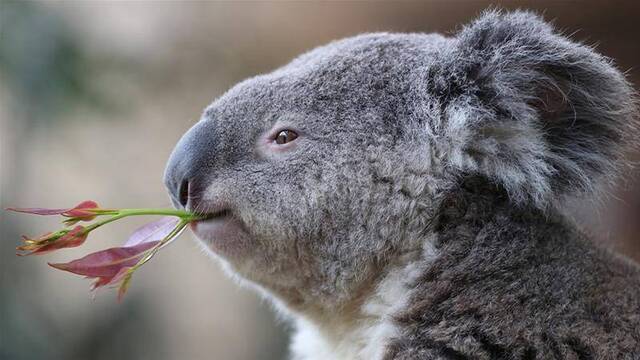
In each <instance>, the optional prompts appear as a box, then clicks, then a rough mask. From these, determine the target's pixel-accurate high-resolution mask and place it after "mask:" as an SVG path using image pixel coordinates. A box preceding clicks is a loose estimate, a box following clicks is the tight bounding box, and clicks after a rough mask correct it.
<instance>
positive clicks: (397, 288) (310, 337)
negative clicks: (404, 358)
mask: <svg viewBox="0 0 640 360" xmlns="http://www.w3.org/2000/svg"><path fill="white" fill-rule="evenodd" d="M417 274H418V268H417V265H416V263H414V262H411V263H409V264H406V265H404V266H403V267H399V268H396V269H395V270H393V271H391V272H389V273H388V274H387V275H386V277H385V278H384V279H383V280H382V281H381V282H380V283H379V284H378V286H377V287H376V290H375V292H374V293H373V294H372V295H371V296H370V297H369V298H368V299H367V300H366V301H365V302H364V304H363V305H362V307H361V311H360V313H361V314H360V316H358V318H357V319H352V320H349V321H348V322H345V321H341V322H339V323H337V324H336V323H324V324H318V323H317V322H313V323H312V322H310V321H308V320H306V319H304V318H303V317H300V318H298V319H297V321H296V327H297V332H296V334H295V335H294V337H293V339H292V344H291V352H292V355H293V356H292V359H293V360H343V359H344V360H347V359H348V360H360V359H362V360H365V359H366V360H378V359H382V357H383V356H384V354H385V349H386V347H387V345H388V343H389V341H390V340H391V339H392V338H394V337H395V336H396V335H397V331H398V329H397V327H396V326H395V324H394V322H393V319H392V316H393V315H394V314H396V313H397V312H398V311H399V310H401V309H402V308H403V307H404V306H405V305H406V302H407V301H408V300H409V297H410V289H409V288H408V287H407V284H408V283H409V282H410V281H412V279H415V277H416V276H417ZM345 323H348V324H349V325H345Z"/></svg>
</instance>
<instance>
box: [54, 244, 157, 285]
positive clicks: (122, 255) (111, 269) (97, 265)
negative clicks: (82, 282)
mask: <svg viewBox="0 0 640 360" xmlns="http://www.w3.org/2000/svg"><path fill="white" fill-rule="evenodd" d="M158 243H159V241H151V242H145V243H142V244H138V245H135V246H130V247H116V248H110V249H106V250H102V251H98V252H95V253H92V254H89V255H87V256H85V257H83V258H80V259H77V260H73V261H71V262H68V263H60V264H51V263H49V265H50V266H52V267H54V268H56V269H60V270H64V271H69V272H72V273H74V274H78V275H84V276H88V277H92V278H94V277H95V278H113V277H115V276H116V275H117V274H118V272H120V271H121V270H122V269H123V268H127V267H132V266H134V265H135V264H136V263H138V261H139V260H140V258H141V256H142V255H143V253H144V252H145V251H146V250H148V249H150V248H152V247H154V246H156V245H157V244H158ZM101 285H103V284H101Z"/></svg>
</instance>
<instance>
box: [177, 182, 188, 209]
mask: <svg viewBox="0 0 640 360" xmlns="http://www.w3.org/2000/svg"><path fill="white" fill-rule="evenodd" d="M178 194H179V195H178V196H179V198H178V200H179V201H180V205H182V207H186V206H187V202H188V201H189V180H183V181H182V183H180V189H179V192H178Z"/></svg>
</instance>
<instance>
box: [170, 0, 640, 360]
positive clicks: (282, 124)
mask: <svg viewBox="0 0 640 360" xmlns="http://www.w3.org/2000/svg"><path fill="white" fill-rule="evenodd" d="M635 104H636V100H635V93H634V91H633V89H632V87H631V86H630V84H629V83H628V82H627V81H626V80H625V78H624V76H623V75H622V74H621V73H620V71H618V70H616V69H615V68H614V66H613V65H612V63H611V61H610V60H609V59H607V58H605V57H603V56H601V55H599V54H597V53H595V52H594V50H593V49H591V48H590V47H588V46H584V45H581V44H578V43H576V42H573V41H571V40H569V39H568V38H567V37H565V36H562V35H561V34H559V33H558V32H556V31H555V30H554V29H553V27H552V26H550V25H549V24H547V23H545V22H544V21H543V20H542V19H541V18H540V17H538V16H537V15H535V14H532V13H529V12H511V13H507V12H502V11H496V10H493V11H488V12H485V13H483V14H482V15H481V16H480V17H479V18H478V19H477V20H475V21H474V22H472V23H471V24H469V25H468V26H466V27H464V28H462V29H461V31H460V32H459V33H457V34H455V35H453V36H450V37H445V36H442V35H438V34H390V33H375V34H365V35H360V36H356V37H352V38H348V39H344V40H340V41H336V42H332V43H330V44H328V45H326V46H322V47H319V48H316V49H314V50H311V51H310V52H308V53H306V54H303V55H301V56H299V57H298V58H296V59H294V60H293V61H292V62H291V63H289V64H288V65H285V66H284V67H282V68H280V69H277V70H275V71H273V72H271V73H269V74H265V75H259V76H256V77H253V78H250V79H248V80H245V81H243V82H241V83H239V84H238V85H236V86H234V87H233V88H232V89H230V90H229V91H228V92H227V93H226V94H224V95H223V96H222V97H220V98H219V99H217V100H215V101H214V102H213V103H212V104H211V105H210V106H209V107H208V108H207V109H206V110H205V111H204V114H203V116H202V119H201V120H200V121H199V122H198V123H196V124H195V125H194V126H193V127H192V128H191V129H190V130H189V131H188V132H187V133H186V134H185V135H184V136H183V138H182V139H181V140H180V142H179V143H178V145H177V146H176V148H175V150H174V152H173V154H172V155H171V158H170V160H169V162H168V165H167V170H166V174H165V182H166V185H167V188H168V189H169V192H170V194H171V198H172V201H173V203H174V205H175V206H177V207H181V208H187V209H189V210H192V211H196V212H200V213H204V214H208V215H209V219H208V220H205V221H201V222H199V223H197V224H195V225H194V226H193V229H194V231H195V233H196V235H197V237H198V238H199V239H200V240H201V242H202V243H203V244H204V245H205V247H206V248H207V249H208V251H209V252H210V253H211V254H212V255H214V257H215V258H217V259H218V260H219V261H221V262H222V263H223V264H224V265H225V268H226V269H227V270H229V272H230V273H231V274H233V275H234V277H236V278H238V279H242V281H243V282H246V283H249V284H252V285H253V286H255V287H256V288H257V289H259V290H260V292H262V293H263V294H268V295H267V296H268V297H269V298H271V299H273V301H274V302H275V303H276V304H278V308H279V309H281V310H282V311H283V312H284V313H286V314H287V316H289V317H290V318H291V319H292V321H293V322H295V324H296V327H297V333H296V334H295V335H294V339H293V342H292V346H291V351H292V358H293V359H307V360H308V359H560V358H562V359H565V358H566V359H640V271H639V268H638V266H637V265H636V264H634V263H632V262H631V261H629V260H628V259H625V258H624V257H622V256H619V255H615V254H613V253H612V252H610V251H608V250H606V249H602V248H601V247H600V246H599V245H597V243H594V242H592V241H591V240H590V239H588V238H587V237H586V236H585V235H584V234H583V233H582V232H581V231H580V230H579V229H578V227H577V226H576V225H575V224H573V223H572V222H571V221H570V220H568V219H567V218H565V216H564V215H563V214H562V212H561V210H560V209H561V204H562V203H563V201H565V200H566V199H567V198H569V197H571V196H577V195H581V196H584V195H589V196H596V195H597V193H598V191H597V189H598V188H599V186H598V185H599V184H601V183H602V182H607V181H609V180H611V179H613V178H614V177H615V176H616V174H618V173H619V172H621V170H622V169H624V168H625V164H624V163H623V160H622V157H621V154H622V153H623V152H624V151H625V149H626V147H627V146H629V145H634V142H635V143H636V144H637V142H638V140H637V139H638V137H637V136H638V135H637V134H638V133H637V132H636V131H635V128H634V119H635V118H636V107H635Z"/></svg>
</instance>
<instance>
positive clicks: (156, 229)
mask: <svg viewBox="0 0 640 360" xmlns="http://www.w3.org/2000/svg"><path fill="white" fill-rule="evenodd" d="M179 222H180V218H177V217H175V216H165V217H163V218H161V219H160V220H157V221H153V222H150V223H148V224H146V225H144V226H141V227H139V228H138V229H137V230H136V231H134V232H133V234H131V236H130V237H129V240H127V242H126V243H124V246H134V245H138V244H143V243H146V242H149V241H155V240H162V239H164V238H165V237H166V236H167V235H169V234H170V233H171V231H173V229H175V227H176V226H177V225H178V223H179Z"/></svg>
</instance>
